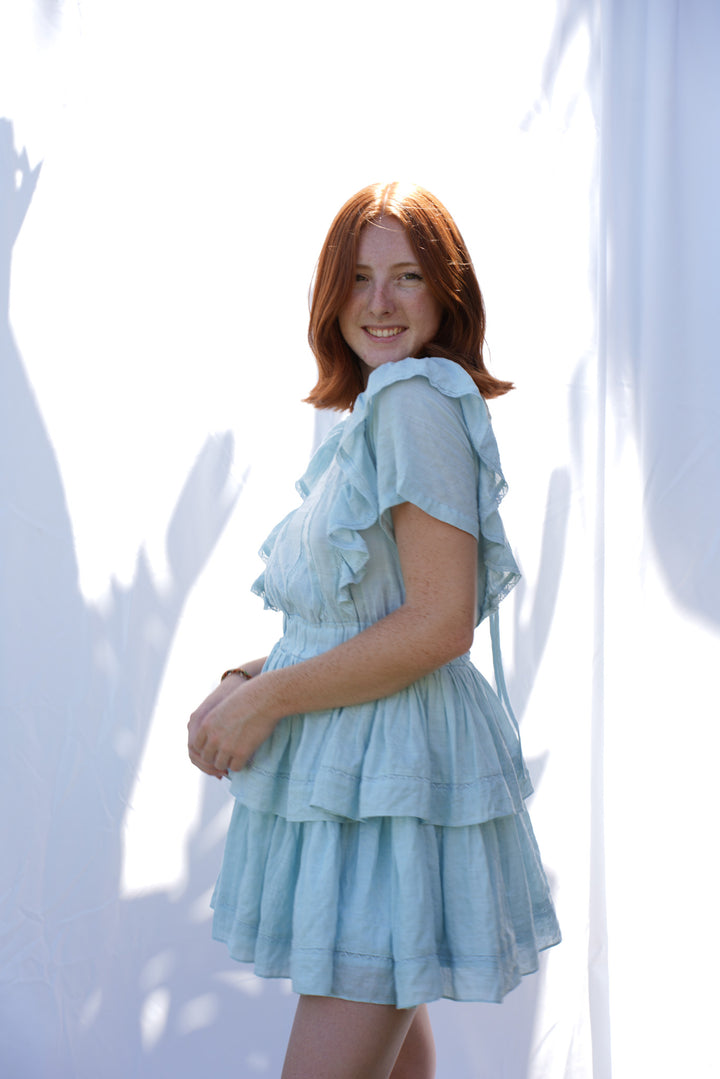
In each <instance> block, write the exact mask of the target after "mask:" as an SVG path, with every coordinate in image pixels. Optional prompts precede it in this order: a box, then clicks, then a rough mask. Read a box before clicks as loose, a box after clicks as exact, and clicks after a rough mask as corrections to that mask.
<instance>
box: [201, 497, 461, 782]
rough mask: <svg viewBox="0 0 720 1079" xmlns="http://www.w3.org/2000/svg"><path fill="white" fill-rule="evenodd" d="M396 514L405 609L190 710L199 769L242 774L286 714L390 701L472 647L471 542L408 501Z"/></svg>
mask: <svg viewBox="0 0 720 1079" xmlns="http://www.w3.org/2000/svg"><path fill="white" fill-rule="evenodd" d="M392 516H393V524H394V528H395V538H396V541H397V545H398V553H399V556H400V565H401V568H402V573H403V580H404V584H405V601H404V602H403V604H402V606H400V607H399V608H398V609H397V610H395V611H393V612H392V613H391V614H389V615H387V616H386V617H385V618H382V619H381V620H380V621H379V622H376V623H375V625H373V626H370V627H369V628H368V629H366V630H363V631H362V632H361V633H358V634H357V636H355V637H353V638H352V639H351V640H349V641H346V642H345V643H344V644H341V645H338V646H337V647H335V648H332V649H330V651H328V652H325V653H323V654H322V655H319V656H315V657H313V658H312V659H308V660H304V661H303V662H301V663H298V664H296V665H294V666H292V667H284V668H282V669H280V670H275V671H267V672H265V673H264V674H261V675H259V676H258V677H256V678H253V679H252V680H251V681H250V682H247V681H245V682H243V683H242V684H241V685H239V686H237V687H236V688H235V691H234V692H230V693H228V694H225V695H223V697H222V699H221V700H219V701H218V703H217V705H216V706H214V707H211V708H210V709H209V710H206V711H205V712H203V714H200V712H196V713H194V714H193V716H192V717H191V719H190V724H189V729H190V740H189V742H190V753H191V758H193V755H194V763H196V764H198V766H199V767H202V768H203V770H204V771H208V770H210V769H212V771H211V772H210V774H215V775H217V774H224V773H225V772H226V771H227V770H231V771H237V770H239V769H240V768H242V767H243V766H244V765H245V764H246V763H247V761H248V760H249V758H250V757H251V756H252V754H253V753H254V752H255V750H256V749H257V748H258V746H259V745H260V744H261V743H262V742H263V741H265V739H266V738H267V737H268V736H269V735H270V734H271V733H272V731H273V729H274V728H275V726H276V724H277V723H278V722H279V720H280V719H282V718H283V717H284V716H287V715H293V714H295V713H303V712H316V711H322V710H325V709H328V708H339V707H342V706H344V705H353V704H362V703H364V702H366V701H372V700H377V699H378V698H380V697H386V696H389V695H390V694H392V693H397V692H398V691H399V690H401V689H404V688H405V687H406V686H408V685H410V684H411V683H412V682H415V681H417V679H418V678H422V677H423V675H426V674H428V673H429V672H430V671H433V670H435V669H437V668H438V667H441V666H442V665H443V664H444V663H447V662H449V661H450V660H451V659H454V658H455V657H456V656H459V655H462V654H463V653H464V652H466V651H467V650H468V648H469V647H470V644H471V643H472V637H473V628H474V624H475V591H476V575H477V544H476V541H475V539H474V537H473V536H471V535H469V534H468V533H467V532H463V531H461V530H460V529H458V528H454V527H453V526H452V525H448V524H445V523H444V522H442V521H439V520H437V519H436V518H434V517H431V516H429V515H428V514H426V513H424V512H423V511H422V510H421V509H419V508H418V507H417V506H414V505H412V504H411V503H409V502H404V503H402V504H401V505H399V506H396V507H394V508H393V510H392ZM249 673H251V672H249ZM226 681H230V679H226ZM232 681H233V682H235V681H239V679H234V678H233V679H232ZM216 692H217V691H216ZM210 699H211V698H208V700H210ZM206 703H207V702H206Z"/></svg>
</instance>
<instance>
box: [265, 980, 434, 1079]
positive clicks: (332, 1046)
mask: <svg viewBox="0 0 720 1079" xmlns="http://www.w3.org/2000/svg"><path fill="white" fill-rule="evenodd" d="M414 1016H415V1009H413V1008H407V1009H398V1008H393V1007H392V1006H391V1005H388V1004H357V1003H355V1002H354V1001H351V1000H340V999H338V998H337V997H308V996H302V997H300V1000H299V1001H298V1006H297V1011H296V1013H295V1022H294V1023H293V1028H292V1031H291V1032H290V1040H289V1042H288V1048H287V1055H286V1057H285V1066H284V1067H283V1071H282V1077H281V1079H389V1076H390V1073H391V1072H392V1068H393V1064H394V1063H395V1060H396V1059H397V1056H398V1053H399V1052H400V1050H401V1047H402V1044H403V1041H404V1039H405V1036H406V1034H407V1033H408V1030H409V1029H410V1026H411V1024H412V1021H413V1018H414Z"/></svg>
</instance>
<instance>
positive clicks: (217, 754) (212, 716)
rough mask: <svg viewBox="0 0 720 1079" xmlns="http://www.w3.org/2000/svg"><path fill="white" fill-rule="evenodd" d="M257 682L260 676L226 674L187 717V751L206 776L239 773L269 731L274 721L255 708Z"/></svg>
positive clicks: (219, 776)
mask: <svg viewBox="0 0 720 1079" xmlns="http://www.w3.org/2000/svg"><path fill="white" fill-rule="evenodd" d="M251 684H252V687H253V688H252V691H251V690H250V686H251ZM256 684H259V679H257V682H256V679H254V678H253V679H246V678H243V677H242V676H241V675H229V676H228V677H227V678H225V679H224V681H222V682H221V683H220V685H219V686H218V687H217V688H216V689H215V690H213V692H212V693H211V694H210V696H209V697H207V698H206V699H205V700H204V701H203V703H202V704H201V705H200V707H199V708H198V709H197V710H196V711H195V712H193V714H192V715H191V716H190V722H189V723H188V753H189V756H190V760H191V761H192V763H193V764H194V765H195V767H196V768H199V769H200V771H201V772H205V773H206V775H209V776H214V777H216V778H217V779H222V777H223V776H227V774H228V772H239V771H240V769H241V768H244V767H245V765H246V764H247V762H248V761H249V760H250V758H251V757H252V755H253V753H254V752H255V751H256V750H257V748H258V747H259V746H260V745H262V743H263V742H264V741H265V739H266V738H267V737H268V736H269V735H270V734H271V733H272V731H273V729H274V727H275V721H271V720H269V719H268V718H267V717H266V716H263V715H262V713H260V712H259V711H258V708H257V704H256V699H257V696H258V694H257V690H256V689H255V686H256Z"/></svg>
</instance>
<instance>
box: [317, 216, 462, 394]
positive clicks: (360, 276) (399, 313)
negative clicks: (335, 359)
mask: <svg viewBox="0 0 720 1079" xmlns="http://www.w3.org/2000/svg"><path fill="white" fill-rule="evenodd" d="M441 317H442V307H441V306H440V304H439V303H438V301H437V300H436V299H435V297H434V296H433V294H432V292H431V291H430V289H429V288H428V285H427V282H426V281H425V280H424V278H423V271H422V267H421V266H420V263H419V262H418V260H417V256H416V255H415V252H414V251H413V249H412V245H411V243H410V239H409V237H408V234H407V232H406V231H405V229H404V228H403V226H402V225H401V224H400V222H399V221H398V220H397V218H394V217H383V218H381V219H380V220H379V221H377V222H371V223H370V224H368V225H365V226H364V228H363V230H362V232H361V233H360V241H359V243H358V251H357V265H356V267H355V277H354V282H353V287H352V291H351V293H350V296H349V297H348V299H347V300H346V301H345V303H344V304H343V306H342V307H341V309H340V314H339V316H338V323H339V326H340V332H341V333H342V335H343V337H344V339H345V341H346V342H347V344H348V345H349V346H350V348H351V349H352V350H353V352H354V353H355V355H356V356H358V357H359V358H360V361H361V362H362V365H363V367H364V369H365V372H366V375H368V374H369V373H370V371H371V370H372V369H373V368H375V367H380V365H381V364H384V363H394V362H395V361H397V360H402V359H405V357H406V356H417V354H418V353H419V352H420V351H421V349H422V348H423V346H424V345H426V344H427V343H428V342H429V341H432V339H433V338H434V337H435V335H436V333H437V330H438V327H439V325H440V319H441Z"/></svg>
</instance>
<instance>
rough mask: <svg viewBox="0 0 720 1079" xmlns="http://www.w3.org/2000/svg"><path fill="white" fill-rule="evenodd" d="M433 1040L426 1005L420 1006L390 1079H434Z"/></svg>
mask: <svg viewBox="0 0 720 1079" xmlns="http://www.w3.org/2000/svg"><path fill="white" fill-rule="evenodd" d="M434 1075H435V1039H434V1038H433V1032H432V1027H431V1025H430V1016H429V1014H428V1010H427V1005H426V1004H421V1005H420V1007H419V1008H418V1009H417V1010H416V1012H415V1018H414V1019H413V1021H412V1023H411V1024H410V1029H409V1030H408V1032H407V1034H406V1035H405V1041H404V1042H403V1043H402V1049H401V1050H400V1052H399V1054H398V1058H397V1060H396V1061H395V1066H394V1067H393V1070H392V1073H391V1075H390V1079H434Z"/></svg>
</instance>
